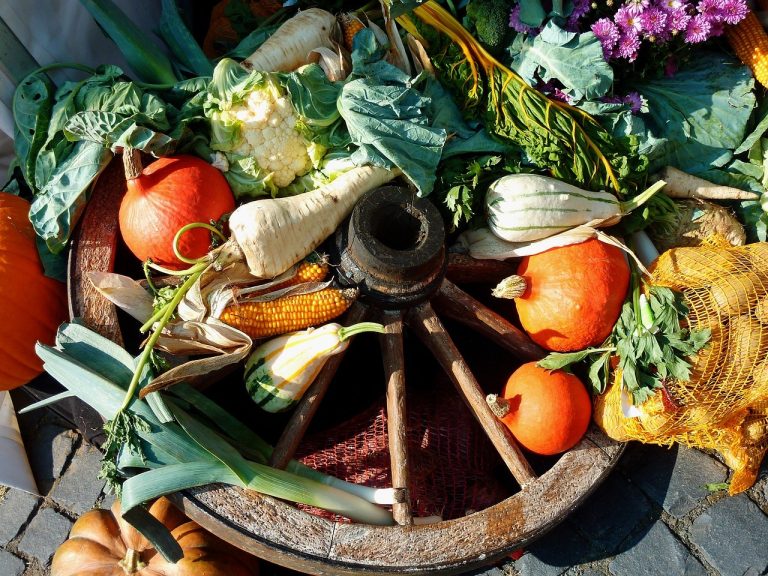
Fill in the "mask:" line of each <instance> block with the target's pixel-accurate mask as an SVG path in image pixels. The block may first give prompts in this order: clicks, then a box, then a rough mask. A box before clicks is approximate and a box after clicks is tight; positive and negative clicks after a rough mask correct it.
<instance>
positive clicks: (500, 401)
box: [488, 362, 592, 456]
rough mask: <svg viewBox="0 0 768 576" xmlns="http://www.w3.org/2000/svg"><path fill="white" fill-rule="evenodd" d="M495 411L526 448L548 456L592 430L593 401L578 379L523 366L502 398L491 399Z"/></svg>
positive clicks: (531, 365) (568, 445)
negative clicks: (590, 423) (590, 425)
mask: <svg viewBox="0 0 768 576" xmlns="http://www.w3.org/2000/svg"><path fill="white" fill-rule="evenodd" d="M488 402H489V404H490V405H491V409H492V410H493V412H494V413H495V414H496V415H497V416H498V417H499V418H501V421H502V422H504V424H505V425H506V426H507V428H509V430H510V432H512V435H513V436H514V437H515V438H516V439H517V441H518V442H519V443H520V445H521V446H523V447H524V448H525V449H527V450H529V451H531V452H533V453H535V454H541V455H544V456H551V455H554V454H560V453H562V452H565V451H566V450H570V449H571V448H573V447H574V446H575V445H576V444H577V443H578V442H579V440H581V437H582V436H584V433H585V432H586V431H587V428H588V427H589V422H590V419H591V417H592V402H591V401H590V398H589V393H588V392H587V390H586V388H584V385H583V384H582V383H581V380H579V378H578V377H576V376H574V375H573V374H570V373H568V372H565V371H563V370H547V369H545V368H540V367H539V366H537V365H536V363H535V362H528V363H527V364H523V365H522V366H520V367H519V368H518V369H517V370H515V371H514V372H513V373H512V375H511V376H510V377H509V379H508V380H507V383H506V385H505V386H504V390H503V392H502V394H501V397H497V396H494V395H491V396H489V397H488Z"/></svg>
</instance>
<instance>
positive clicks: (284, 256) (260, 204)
mask: <svg viewBox="0 0 768 576" xmlns="http://www.w3.org/2000/svg"><path fill="white" fill-rule="evenodd" d="M399 174H400V172H399V171H398V170H388V169H386V168H379V167H377V166H359V167H357V168H353V169H352V170H349V171H348V172H345V173H344V174H342V175H341V176H339V177H338V178H336V179H335V180H333V181H332V182H330V183H329V184H326V185H325V186H321V187H320V188H317V189H316V190H312V191H310V192H305V193H304V194H299V195H297V196H289V197H286V198H268V199H264V200H254V201H253V202H249V203H247V204H243V205H242V206H240V207H239V208H238V209H237V210H235V211H234V212H233V213H232V215H231V216H230V219H229V228H230V231H231V238H230V240H229V241H228V242H226V243H225V244H224V245H223V246H222V247H221V248H219V249H218V251H217V252H214V253H213V254H212V256H213V257H214V258H215V261H216V265H217V266H226V265H228V264H229V263H231V262H234V261H237V260H243V259H244V260H245V262H246V263H247V265H248V268H249V269H250V271H251V274H253V275H254V276H256V277H257V278H274V277H275V276H277V275H278V274H282V273H283V272H285V271H286V270H288V268H290V267H291V266H293V265H294V264H296V262H298V261H299V260H301V259H302V258H304V257H305V256H306V255H307V254H309V253H310V252H312V250H314V249H315V248H317V247H318V246H319V245H320V244H321V243H322V242H323V240H325V239H326V238H328V236H330V235H331V234H332V233H333V232H334V231H335V230H336V228H338V227H339V225H340V224H341V223H342V222H343V221H344V219H345V218H346V217H347V216H348V215H349V213H350V212H351V211H352V208H353V207H354V205H355V204H356V203H357V201H358V200H359V199H360V197H361V196H362V195H363V194H365V193H366V192H368V191H369V190H373V189H374V188H378V187H379V186H382V185H383V184H386V183H387V182H389V181H390V180H392V179H393V178H395V177H396V176H398V175H399Z"/></svg>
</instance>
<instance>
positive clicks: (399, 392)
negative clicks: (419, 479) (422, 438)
mask: <svg viewBox="0 0 768 576" xmlns="http://www.w3.org/2000/svg"><path fill="white" fill-rule="evenodd" d="M383 316H384V318H383V324H384V325H385V328H386V332H385V333H384V334H382V335H381V336H380V342H381V352H382V356H383V360H384V375H385V379H386V383H387V438H388V441H389V457H390V461H391V470H392V487H393V488H395V491H396V494H400V493H401V494H402V498H398V500H399V501H398V502H396V503H395V504H394V505H393V506H392V513H393V515H394V517H395V521H396V522H397V523H398V524H412V523H413V517H412V515H411V492H410V488H409V487H410V471H409V467H408V430H407V423H406V422H407V421H406V404H405V402H406V397H405V359H404V352H403V313H402V312H386V313H384V315H383Z"/></svg>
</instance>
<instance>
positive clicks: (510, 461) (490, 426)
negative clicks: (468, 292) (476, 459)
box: [408, 302, 536, 487]
mask: <svg viewBox="0 0 768 576" xmlns="http://www.w3.org/2000/svg"><path fill="white" fill-rule="evenodd" d="M408 319H409V322H408V325H409V326H410V327H411V328H412V329H413V330H414V331H415V332H416V334H418V336H419V338H420V339H421V340H422V341H423V342H424V344H425V345H426V346H427V347H428V348H429V349H430V351H431V352H432V354H433V355H434V356H435V358H436V359H437V361H438V362H439V363H440V365H441V366H442V367H443V369H444V370H445V371H446V373H447V374H448V376H450V378H451V380H452V381H453V383H454V384H455V385H456V387H457V389H458V390H459V392H460V393H461V395H462V396H463V398H464V400H465V402H466V403H467V405H468V406H469V408H470V409H471V410H472V413H473V414H474V415H475V418H476V419H477V421H478V422H479V423H480V425H481V426H482V427H483V430H484V431H485V433H486V435H487V436H488V438H489V439H490V441H491V443H492V444H493V445H494V447H495V448H496V450H497V451H498V453H499V455H500V456H501V459H502V460H503V461H504V463H505V464H506V465H507V468H509V471H510V472H511V473H512V475H513V476H514V477H515V480H517V482H518V484H520V486H522V487H525V486H526V485H527V484H529V483H530V482H531V481H533V480H535V479H536V473H535V472H534V471H533V469H532V468H531V465H530V464H529V463H528V461H527V460H526V459H525V457H524V456H523V454H522V452H521V451H520V448H519V447H518V445H517V442H516V441H515V439H514V438H513V437H512V434H511V432H510V431H509V430H508V429H507V427H506V426H504V424H502V423H501V421H499V419H498V418H496V416H494V415H493V413H492V412H491V409H490V408H489V407H488V404H487V403H486V401H485V394H484V393H483V390H482V388H481V387H480V384H479V383H478V382H477V380H476V379H475V376H474V375H473V374H472V371H471V370H470V369H469V366H468V365H467V363H466V362H465V361H464V358H463V357H462V355H461V352H459V350H458V348H456V345H455V344H454V343H453V340H452V339H451V337H450V336H449V335H448V333H447V332H446V331H445V328H444V327H443V324H442V322H440V319H439V318H438V317H437V315H436V314H435V312H434V310H433V309H432V306H430V304H429V303H428V302H424V303H422V304H419V305H418V306H415V307H413V308H411V310H410V313H409V316H408Z"/></svg>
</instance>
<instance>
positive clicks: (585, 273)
mask: <svg viewBox="0 0 768 576" xmlns="http://www.w3.org/2000/svg"><path fill="white" fill-rule="evenodd" d="M628 287H629V264H628V263H627V259H626V257H625V256H624V253H623V252H622V250H621V249H619V248H617V247H615V246H611V245H610V244H606V243H605V242H601V241H600V240H598V239H596V238H592V239H590V240H587V241H585V242H581V243H579V244H573V245H571V246H562V247H559V248H552V249H550V250H547V251H546V252H542V253H541V254H534V255H533V256H526V257H525V258H523V259H522V260H521V261H520V265H519V267H518V269H517V275H516V276H510V277H509V278H507V279H505V280H504V281H503V286H502V285H499V287H497V290H495V291H494V294H496V295H499V296H501V297H504V298H514V299H515V307H516V308H517V314H518V317H519V318H520V324H521V326H522V327H523V329H525V331H526V332H527V333H528V334H529V335H530V337H531V339H532V340H533V341H534V342H536V343H537V344H538V345H539V346H541V347H543V348H546V349H547V350H555V351H558V352H570V351H574V350H583V349H584V348H587V347H589V346H596V345H599V344H601V343H602V342H603V341H604V340H605V339H606V338H607V337H608V335H609V334H610V333H611V331H612V330H613V326H614V324H616V320H618V319H619V314H620V313H621V308H622V306H623V304H624V298H625V296H626V294H627V289H628Z"/></svg>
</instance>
